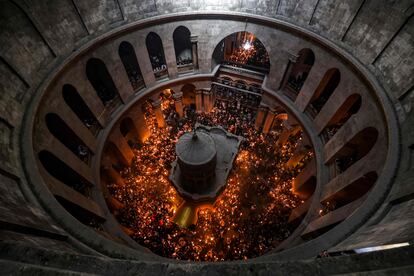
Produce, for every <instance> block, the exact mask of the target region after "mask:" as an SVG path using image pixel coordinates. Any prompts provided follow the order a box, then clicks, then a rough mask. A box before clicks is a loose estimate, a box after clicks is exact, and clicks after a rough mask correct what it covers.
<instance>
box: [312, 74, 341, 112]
mask: <svg viewBox="0 0 414 276" xmlns="http://www.w3.org/2000/svg"><path fill="white" fill-rule="evenodd" d="M340 81H341V72H340V71H339V70H338V69H337V68H331V69H329V70H328V71H326V73H325V75H324V76H323V78H322V80H321V81H320V82H319V85H318V87H317V88H316V90H315V92H314V94H313V96H312V98H311V105H312V107H313V109H314V110H315V111H316V114H317V113H319V112H320V111H321V109H322V108H323V106H324V105H325V103H326V102H327V101H328V99H329V97H330V96H331V95H332V94H333V93H334V91H335V89H336V88H337V87H338V85H339V82H340Z"/></svg>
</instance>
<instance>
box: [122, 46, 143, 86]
mask: <svg viewBox="0 0 414 276" xmlns="http://www.w3.org/2000/svg"><path fill="white" fill-rule="evenodd" d="M118 54H119V57H120V58H121V61H122V64H123V65H124V68H125V71H126V73H127V75H128V79H129V82H130V83H131V86H132V89H133V90H134V91H136V90H139V89H141V88H144V87H145V83H144V79H143V77H142V72H141V68H140V66H139V63H138V60H137V56H136V54H135V50H134V47H133V46H132V44H131V43H129V42H127V41H122V42H121V43H120V44H119V47H118Z"/></svg>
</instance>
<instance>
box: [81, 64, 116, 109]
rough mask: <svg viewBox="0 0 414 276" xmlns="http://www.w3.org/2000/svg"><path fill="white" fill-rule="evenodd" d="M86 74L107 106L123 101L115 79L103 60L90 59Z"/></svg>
mask: <svg viewBox="0 0 414 276" xmlns="http://www.w3.org/2000/svg"><path fill="white" fill-rule="evenodd" d="M86 76H87V77H88V80H89V81H90V83H91V84H92V86H93V88H95V91H96V93H97V94H98V97H99V98H100V99H101V101H102V103H103V104H104V105H105V106H108V105H109V104H112V103H114V102H121V98H120V97H119V93H118V90H117V88H116V86H115V84H114V81H113V80H112V77H111V75H110V74H109V72H108V69H107V68H106V65H105V63H103V61H102V60H100V59H97V58H91V59H89V60H88V62H87V63H86Z"/></svg>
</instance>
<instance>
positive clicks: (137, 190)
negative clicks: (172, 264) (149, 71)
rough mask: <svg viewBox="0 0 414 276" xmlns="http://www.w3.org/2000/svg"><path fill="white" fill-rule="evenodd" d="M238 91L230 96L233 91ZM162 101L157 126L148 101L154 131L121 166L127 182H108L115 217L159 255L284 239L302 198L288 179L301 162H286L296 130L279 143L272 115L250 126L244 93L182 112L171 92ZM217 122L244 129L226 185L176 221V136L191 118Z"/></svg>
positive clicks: (259, 250)
mask: <svg viewBox="0 0 414 276" xmlns="http://www.w3.org/2000/svg"><path fill="white" fill-rule="evenodd" d="M234 98H235V97H233V99H234ZM161 108H162V110H163V112H164V115H165V118H166V123H167V124H166V125H167V126H166V127H164V128H158V127H157V121H156V119H155V115H154V113H153V111H152V107H151V105H150V104H148V105H147V106H146V107H145V120H146V123H147V126H148V127H149V129H150V131H151V136H150V137H149V138H148V139H147V140H146V141H145V142H144V143H141V144H139V145H136V146H135V147H134V153H135V158H134V160H133V162H132V165H131V166H130V167H129V168H127V169H125V170H123V171H122V176H123V178H124V182H125V184H124V185H122V186H120V185H117V184H114V183H113V184H110V185H109V186H108V188H109V191H110V193H111V194H112V195H113V196H114V197H115V198H116V199H117V200H119V201H120V202H122V203H123V205H124V206H125V207H124V208H123V209H122V210H120V211H119V212H118V215H117V219H118V221H119V222H120V223H121V225H123V226H124V227H125V229H129V230H128V232H129V233H130V234H131V236H132V238H134V239H135V240H136V241H137V242H138V243H140V244H142V245H143V246H146V247H147V248H149V249H150V250H152V251H153V252H154V253H156V254H159V255H161V256H165V257H170V258H174V259H180V260H193V261H224V260H240V259H247V258H253V257H256V256H259V255H262V254H264V253H266V252H268V251H269V250H271V249H272V248H274V247H275V246H277V245H278V244H279V243H280V242H281V241H283V240H284V239H286V238H287V237H288V236H289V235H290V233H291V231H292V229H291V226H290V225H289V224H288V218H289V216H290V213H291V210H292V209H293V208H295V207H297V206H298V205H300V204H301V203H303V201H302V200H301V199H299V198H298V197H297V196H296V195H295V194H294V193H293V192H292V190H291V189H292V179H293V178H294V177H295V176H296V175H297V174H298V173H299V171H300V170H301V169H302V168H303V166H304V164H305V163H306V161H307V159H309V158H310V157H311V154H312V153H309V154H308V155H307V156H306V157H305V158H304V159H303V160H302V162H301V163H300V164H299V165H298V166H296V167H294V168H287V167H286V166H285V163H286V162H287V161H288V160H289V158H290V157H291V156H292V154H293V152H294V150H295V148H296V146H297V144H298V142H299V141H300V139H301V133H298V134H297V135H296V136H294V137H290V138H289V140H288V142H287V143H285V144H284V145H279V146H278V144H277V143H276V141H277V140H278V137H279V135H280V134H281V132H282V131H283V126H282V124H281V123H275V124H274V127H273V128H272V131H270V133H268V134H267V135H264V134H262V133H261V132H259V131H257V130H255V128H254V120H255V112H256V110H255V109H254V108H251V107H249V104H248V103H245V102H243V101H241V102H240V101H238V100H234V101H228V100H220V99H217V100H216V102H215V107H214V109H213V110H212V112H209V113H198V112H195V111H194V110H193V109H191V108H189V107H186V108H185V110H184V111H185V112H184V116H183V118H180V117H179V116H178V114H177V113H176V112H175V106H174V101H173V99H172V97H170V96H168V95H164V96H163V99H162V105H161ZM197 122H198V123H201V124H203V125H207V126H217V125H220V126H222V127H223V128H225V129H227V130H228V131H229V132H231V133H234V134H236V135H240V136H242V137H243V138H244V139H243V143H242V144H241V146H240V149H239V152H238V155H237V158H236V160H235V163H234V165H233V169H232V172H231V173H230V176H229V178H228V181H227V186H226V188H225V190H224V191H223V193H222V194H221V196H220V197H219V198H218V199H217V200H216V202H215V203H214V206H213V207H211V208H205V209H201V210H200V211H199V212H198V221H197V223H196V225H192V226H191V227H189V228H180V227H179V226H178V225H176V224H175V223H174V222H173V217H174V214H175V212H176V211H177V209H178V207H179V206H180V205H181V204H182V203H183V199H182V198H180V196H179V195H178V193H177V192H176V191H175V189H174V187H173V185H172V184H171V183H170V181H169V179H168V176H169V173H170V169H171V163H172V162H173V161H174V160H175V158H176V156H175V143H176V141H177V140H178V138H179V137H180V136H181V135H182V134H183V133H185V132H187V131H191V130H192V128H193V127H194V125H195V123H197Z"/></svg>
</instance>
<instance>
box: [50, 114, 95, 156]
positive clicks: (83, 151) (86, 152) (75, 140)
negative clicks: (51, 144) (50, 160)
mask: <svg viewBox="0 0 414 276" xmlns="http://www.w3.org/2000/svg"><path fill="white" fill-rule="evenodd" d="M45 122H46V126H47V128H48V130H49V131H50V133H51V134H52V135H53V136H54V137H55V138H56V139H57V140H59V141H60V142H61V143H62V144H63V145H64V146H65V147H66V148H68V149H69V150H70V151H71V152H72V153H73V154H74V155H76V157H78V158H79V159H80V160H82V161H83V162H85V163H88V161H89V158H90V155H91V150H90V149H89V148H88V146H87V145H86V144H85V143H84V142H83V141H82V139H81V138H79V136H78V135H77V134H76V133H75V132H74V131H73V130H72V129H71V128H70V127H69V126H68V125H67V124H66V123H65V121H63V120H62V118H60V117H59V115H57V114H55V113H48V114H46V116H45Z"/></svg>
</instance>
